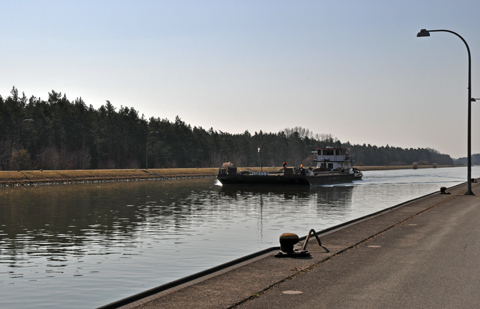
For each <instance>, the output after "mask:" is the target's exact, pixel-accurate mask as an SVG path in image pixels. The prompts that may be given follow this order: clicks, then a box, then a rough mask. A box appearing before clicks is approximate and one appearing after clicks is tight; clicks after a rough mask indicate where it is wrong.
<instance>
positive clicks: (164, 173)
mask: <svg viewBox="0 0 480 309" xmlns="http://www.w3.org/2000/svg"><path fill="white" fill-rule="evenodd" d="M458 166H462V165H438V166H437V168H444V167H458ZM280 168H281V167H263V169H262V170H263V171H265V172H274V171H277V170H278V169H280ZM357 168H358V169H359V170H361V171H377V170H396V169H412V168H413V167H412V166H411V165H400V166H357ZM421 168H433V165H419V166H418V169H421ZM239 170H250V171H257V170H258V171H259V170H260V167H239ZM217 172H218V168H214V167H212V168H161V169H148V170H145V169H104V170H48V171H40V170H31V171H22V170H21V171H20V172H17V171H0V185H3V186H21V185H34V184H49V183H77V182H103V181H125V180H148V179H178V178H202V177H215V176H216V175H217Z"/></svg>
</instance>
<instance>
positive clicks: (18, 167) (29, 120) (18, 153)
mask: <svg viewBox="0 0 480 309" xmlns="http://www.w3.org/2000/svg"><path fill="white" fill-rule="evenodd" d="M27 121H28V122H34V121H35V120H33V118H30V119H23V120H22V121H20V122H19V123H18V127H17V140H18V142H17V172H20V125H21V124H22V123H24V122H27Z"/></svg>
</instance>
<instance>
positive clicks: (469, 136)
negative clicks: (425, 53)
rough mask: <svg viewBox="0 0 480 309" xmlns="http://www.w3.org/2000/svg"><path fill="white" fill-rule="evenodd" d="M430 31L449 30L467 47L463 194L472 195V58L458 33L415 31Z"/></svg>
mask: <svg viewBox="0 0 480 309" xmlns="http://www.w3.org/2000/svg"><path fill="white" fill-rule="evenodd" d="M430 32H450V33H452V34H455V35H456V36H458V37H459V38H460V39H461V40H462V41H463V43H465V46H466V47H467V52H468V125H467V126H468V130H467V131H468V133H467V140H468V141H467V144H468V146H467V149H468V150H467V151H468V156H467V165H468V166H467V183H468V189H467V192H465V195H474V193H473V192H472V104H471V103H472V102H475V99H473V100H472V60H471V57H470V48H469V47H468V44H467V42H466V41H465V40H464V39H463V38H462V37H461V36H460V35H459V34H458V33H455V32H453V31H450V30H426V29H422V30H420V32H419V33H417V37H427V36H430Z"/></svg>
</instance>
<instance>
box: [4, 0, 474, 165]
mask: <svg viewBox="0 0 480 309" xmlns="http://www.w3.org/2000/svg"><path fill="white" fill-rule="evenodd" d="M0 12H1V13H0V14H1V18H0V55H1V58H0V95H1V96H2V97H4V98H6V97H8V96H9V95H10V91H11V90H12V87H14V86H15V87H16V88H17V89H18V90H19V92H20V93H22V92H23V93H25V95H26V96H27V97H31V96H35V97H40V98H42V99H44V100H46V99H48V93H49V92H51V91H52V90H54V91H56V92H61V93H62V94H66V96H67V98H68V99H69V100H71V101H73V100H75V99H76V98H82V99H83V101H84V102H85V103H86V104H87V105H88V106H90V105H92V106H93V107H94V108H99V107H100V106H101V105H103V104H105V103H106V101H107V100H109V101H110V102H111V103H112V104H113V105H114V106H115V107H117V109H118V108H120V107H121V106H126V107H129V108H130V107H133V108H135V109H136V110H137V111H138V112H139V114H140V115H144V117H145V118H147V119H148V118H150V117H155V118H157V117H158V118H161V119H165V118H166V119H169V120H170V121H174V120H175V117H176V116H179V117H180V118H181V119H182V120H183V121H184V122H186V123H187V124H190V125H191V126H192V127H194V126H197V127H203V128H204V129H209V128H213V129H214V130H217V131H222V132H229V133H234V134H235V133H243V132H244V131H246V130H248V131H249V132H250V133H252V134H253V133H254V132H259V131H260V130H262V131H263V132H274V133H277V132H280V131H282V130H283V129H285V128H293V127H296V126H299V127H303V128H307V129H309V130H310V131H312V132H314V133H318V134H332V135H333V136H334V137H336V138H338V139H339V140H340V141H342V142H347V141H349V142H350V143H352V144H364V143H365V144H371V145H377V146H386V145H390V146H395V147H402V148H427V147H428V148H433V149H435V150H437V151H439V152H441V153H445V154H449V155H451V156H452V157H453V158H458V157H465V156H467V118H468V113H467V110H468V89H467V88H468V54H467V49H466V46H465V44H464V43H463V42H462V41H461V40H460V38H458V37H457V36H455V35H453V34H451V33H447V32H434V33H432V34H431V36H430V37H428V38H417V37H416V35H417V33H418V32H419V30H420V29H423V28H425V29H429V30H437V29H446V30H450V31H454V32H456V33H458V34H459V35H461V36H462V37H463V38H464V39H465V41H466V42H467V43H468V45H469V48H470V51H471V59H472V61H471V63H472V71H471V72H472V74H471V81H472V96H473V97H474V98H475V97H476V98H480V31H479V29H480V17H479V14H478V12H480V1H478V0H470V1H469V0H455V1H453V0H452V1H444V0H437V1H433V0H432V1H422V0H415V1H411V0H404V1H380V0H377V1H371V0H364V1H358V0H345V1H323V0H316V1H302V0H298V1H280V0H278V1H258V0H257V1H248V0H247V1H226V0H225V1H181V0H180V1H142V0H135V1H133V0H131V1H121V0H115V1H98V0H96V1H90V0H82V1H42V0H38V1H21V0H20V1H19V0H15V1H8V0H0ZM477 104H480V100H479V101H478V103H473V104H472V153H480V106H476V105H477Z"/></svg>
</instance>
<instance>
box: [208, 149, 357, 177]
mask: <svg viewBox="0 0 480 309" xmlns="http://www.w3.org/2000/svg"><path fill="white" fill-rule="evenodd" d="M312 155H313V161H312V163H314V164H315V165H316V166H315V167H309V168H303V166H300V167H299V168H287V167H285V166H284V168H283V169H282V170H280V171H279V172H277V173H267V172H253V173H249V172H245V171H242V172H238V171H237V168H235V167H228V168H220V169H219V170H218V175H217V179H218V180H219V181H220V182H221V183H222V185H224V186H231V185H237V186H244V185H247V186H321V185H332V184H340V183H349V182H352V181H353V180H354V179H359V178H358V174H356V173H355V172H354V170H353V168H352V164H351V163H352V162H351V159H350V157H349V155H348V149H346V148H330V147H328V148H318V149H316V150H314V151H312ZM360 179H361V176H360Z"/></svg>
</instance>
